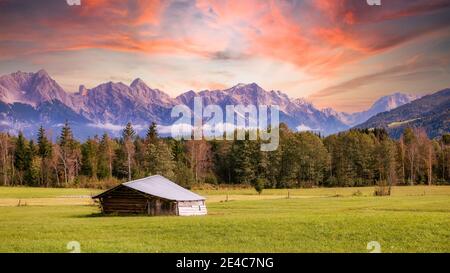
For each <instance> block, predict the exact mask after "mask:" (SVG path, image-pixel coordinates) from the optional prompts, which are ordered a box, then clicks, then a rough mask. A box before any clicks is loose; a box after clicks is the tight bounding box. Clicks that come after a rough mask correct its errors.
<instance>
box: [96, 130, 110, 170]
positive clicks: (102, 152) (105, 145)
mask: <svg viewBox="0 0 450 273" xmlns="http://www.w3.org/2000/svg"><path fill="white" fill-rule="evenodd" d="M113 158H114V142H113V141H112V140H111V139H110V138H109V136H108V134H107V133H104V134H103V136H102V138H101V140H100V145H99V159H98V160H99V162H98V176H99V177H100V178H105V177H109V178H110V177H112V175H113Z"/></svg>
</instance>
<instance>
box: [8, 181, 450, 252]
mask: <svg viewBox="0 0 450 273" xmlns="http://www.w3.org/2000/svg"><path fill="white" fill-rule="evenodd" d="M373 191H374V189H373V188H372V187H363V188H314V189H291V190H289V193H288V190H281V189H266V190H264V191H263V193H262V194H261V195H258V194H257V193H256V192H255V191H254V190H253V189H220V190H214V189H211V190H198V191H197V192H198V193H199V194H201V195H203V196H206V197H207V206H208V215H207V216H198V217H176V216H158V217H148V216H102V215H100V214H99V209H98V207H97V206H96V205H95V204H94V203H93V202H92V200H91V199H90V196H91V195H93V194H95V193H97V192H98V190H92V189H48V188H28V187H14V188H12V187H0V252H68V251H69V250H68V249H67V243H68V242H70V241H77V242H79V243H80V245H81V252H363V253H364V252H369V250H367V244H368V243H369V242H371V241H377V242H379V243H380V245H381V251H382V252H450V186H407V187H406V186H405V187H394V188H393V191H392V195H391V196H385V197H375V196H373Z"/></svg>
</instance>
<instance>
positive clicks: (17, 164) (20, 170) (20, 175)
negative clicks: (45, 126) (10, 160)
mask: <svg viewBox="0 0 450 273" xmlns="http://www.w3.org/2000/svg"><path fill="white" fill-rule="evenodd" d="M26 167H27V143H26V140H25V138H24V136H23V133H22V132H19V135H18V136H17V140H16V145H15V149H14V168H15V170H16V173H17V179H18V181H19V184H23V182H24V181H23V179H24V175H25V171H26Z"/></svg>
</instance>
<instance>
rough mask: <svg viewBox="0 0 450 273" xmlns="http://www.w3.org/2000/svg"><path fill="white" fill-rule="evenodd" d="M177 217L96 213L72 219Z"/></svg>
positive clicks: (76, 216)
mask: <svg viewBox="0 0 450 273" xmlns="http://www.w3.org/2000/svg"><path fill="white" fill-rule="evenodd" d="M174 216H176V215H155V216H153V215H147V214H140V213H103V212H94V213H90V214H80V215H74V216H71V217H72V218H112V217H121V218H122V217H127V218H129V217H146V218H155V217H174Z"/></svg>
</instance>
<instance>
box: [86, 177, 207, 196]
mask: <svg viewBox="0 0 450 273" xmlns="http://www.w3.org/2000/svg"><path fill="white" fill-rule="evenodd" d="M121 185H123V186H125V187H129V188H132V189H134V190H137V191H140V192H143V193H146V194H149V195H153V196H158V197H161V198H164V199H167V200H174V201H196V200H205V199H206V198H205V197H203V196H200V195H198V194H196V193H193V192H191V191H189V190H187V189H185V188H183V187H181V186H180V185H178V184H176V183H174V182H172V181H170V180H169V179H167V178H165V177H163V176H161V175H152V176H149V177H145V178H141V179H137V180H133V181H130V182H125V183H122V184H121ZM106 192H108V191H106ZM106 192H103V193H101V194H99V195H97V196H94V197H93V198H97V197H100V196H101V195H103V194H104V193H106Z"/></svg>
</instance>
